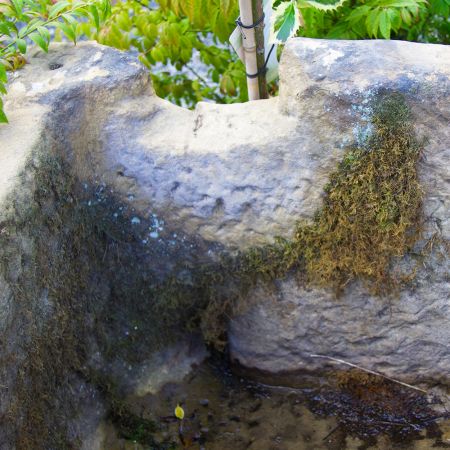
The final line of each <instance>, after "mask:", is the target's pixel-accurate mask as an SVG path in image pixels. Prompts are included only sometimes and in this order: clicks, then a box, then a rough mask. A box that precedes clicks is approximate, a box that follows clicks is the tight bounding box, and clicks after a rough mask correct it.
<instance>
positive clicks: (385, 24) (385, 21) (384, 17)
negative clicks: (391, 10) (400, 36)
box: [379, 9, 391, 39]
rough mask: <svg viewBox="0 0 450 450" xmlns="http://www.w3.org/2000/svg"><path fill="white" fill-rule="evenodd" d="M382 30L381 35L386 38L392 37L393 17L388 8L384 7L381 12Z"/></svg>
mask: <svg viewBox="0 0 450 450" xmlns="http://www.w3.org/2000/svg"><path fill="white" fill-rule="evenodd" d="M379 20H380V31H381V35H382V36H383V37H384V38H385V39H390V37H391V19H390V17H389V14H388V12H387V10H386V9H383V10H382V11H381V13H380V18H379Z"/></svg>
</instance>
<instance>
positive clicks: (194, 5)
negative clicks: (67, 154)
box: [0, 0, 450, 122]
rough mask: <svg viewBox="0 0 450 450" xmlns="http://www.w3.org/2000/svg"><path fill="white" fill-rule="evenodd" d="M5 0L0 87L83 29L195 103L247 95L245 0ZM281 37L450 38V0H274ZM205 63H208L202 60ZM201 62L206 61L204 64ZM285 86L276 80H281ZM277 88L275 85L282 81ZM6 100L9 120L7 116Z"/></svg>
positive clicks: (1, 3)
mask: <svg viewBox="0 0 450 450" xmlns="http://www.w3.org/2000/svg"><path fill="white" fill-rule="evenodd" d="M153 4H154V3H150V1H149V0H124V1H118V2H114V5H113V7H112V11H111V10H110V5H109V2H108V1H107V0H85V1H68V0H63V1H57V2H56V3H54V4H53V2H52V0H0V95H2V94H4V93H5V91H6V88H5V86H6V74H5V69H6V71H8V70H15V69H18V68H20V67H21V66H22V65H23V64H24V63H25V62H26V61H25V57H24V54H25V52H26V50H27V47H28V45H29V44H30V43H34V44H36V45H38V46H40V47H41V48H42V49H43V50H44V51H47V49H48V44H49V41H50V36H51V34H50V33H49V29H52V28H54V29H55V39H62V38H65V39H68V40H70V41H73V42H76V40H77V38H78V37H79V36H80V35H86V36H88V37H89V38H92V39H96V40H98V41H99V42H100V43H102V44H105V45H109V46H112V47H115V48H119V49H122V50H134V51H136V52H138V54H139V59H140V60H141V62H142V63H143V64H145V65H146V66H147V67H148V68H149V69H150V71H151V74H152V79H153V85H154V87H155V90H156V92H157V94H158V95H159V96H161V97H163V98H166V99H168V100H170V101H172V102H173V103H176V104H178V105H182V106H187V107H189V108H192V107H194V106H195V104H196V103H197V102H198V101H201V100H212V101H215V102H219V103H231V102H243V101H246V100H247V88H246V77H245V70H244V67H243V64H242V63H241V62H240V61H239V59H238V57H237V55H236V54H235V53H234V51H233V50H232V49H231V47H230V45H229V43H228V38H229V36H230V34H231V32H232V30H233V29H234V27H235V22H234V21H235V19H236V18H237V16H238V15H239V11H238V2H237V0H202V1H194V0H157V1H156V6H152V5H153ZM273 8H274V15H273V18H272V23H271V24H266V25H267V26H271V41H272V42H285V41H286V39H287V38H288V37H290V36H294V35H297V36H305V37H312V38H332V39H367V38H382V39H392V38H393V39H405V40H412V41H419V42H433V43H450V21H449V13H450V0H429V1H428V2H427V1H426V0H273ZM199 62H200V63H201V64H200V66H199V64H198V63H199ZM199 67H200V68H199ZM275 91H276V89H275ZM272 92H274V89H272ZM5 121H6V116H5V114H4V112H3V107H2V102H1V99H0V122H5Z"/></svg>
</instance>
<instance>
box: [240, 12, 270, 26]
mask: <svg viewBox="0 0 450 450" xmlns="http://www.w3.org/2000/svg"><path fill="white" fill-rule="evenodd" d="M264 17H265V14H264V13H263V15H262V16H261V17H260V18H259V19H258V20H257V21H256V22H255V23H253V24H252V25H244V24H243V23H242V22H241V17H240V16H239V17H238V18H237V19H236V25H237V26H238V27H239V28H245V29H246V30H251V29H252V28H256V27H257V26H258V25H261V23H262V22H263V20H264Z"/></svg>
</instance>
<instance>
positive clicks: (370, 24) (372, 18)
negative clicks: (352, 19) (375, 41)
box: [366, 8, 380, 38]
mask: <svg viewBox="0 0 450 450" xmlns="http://www.w3.org/2000/svg"><path fill="white" fill-rule="evenodd" d="M379 23H380V10H379V9H378V8H375V9H372V11H370V13H369V15H368V16H367V19H366V28H367V32H368V33H369V36H371V37H374V38H376V37H377V35H378V25H379Z"/></svg>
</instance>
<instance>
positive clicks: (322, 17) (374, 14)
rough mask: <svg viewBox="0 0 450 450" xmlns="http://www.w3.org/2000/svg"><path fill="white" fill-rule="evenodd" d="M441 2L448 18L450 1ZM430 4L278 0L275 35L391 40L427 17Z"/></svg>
mask: <svg viewBox="0 0 450 450" xmlns="http://www.w3.org/2000/svg"><path fill="white" fill-rule="evenodd" d="M438 2H439V3H440V4H441V5H440V7H439V8H438V9H439V11H440V12H441V13H443V15H445V14H446V15H447V17H448V5H449V4H450V1H449V0H438ZM431 3H432V4H433V2H431ZM445 5H447V7H445ZM431 7H433V8H434V7H435V6H433V5H431V6H430V5H429V6H427V2H426V0H369V1H365V0H353V1H346V0H330V1H326V0H320V1H319V0H317V1H314V0H298V1H296V2H294V1H293V0H289V1H282V2H275V18H274V21H273V23H272V36H273V39H274V40H277V41H286V40H287V38H289V37H292V36H295V35H300V36H306V37H313V38H332V39H367V38H383V39H390V38H391V37H396V36H397V35H402V36H403V35H404V34H405V32H408V30H410V29H411V27H412V26H413V25H414V24H415V23H418V22H420V21H421V20H422V17H423V16H427V12H428V11H429V8H431ZM409 36H410V37H412V36H411V35H409ZM417 37H418V36H416V38H417Z"/></svg>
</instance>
